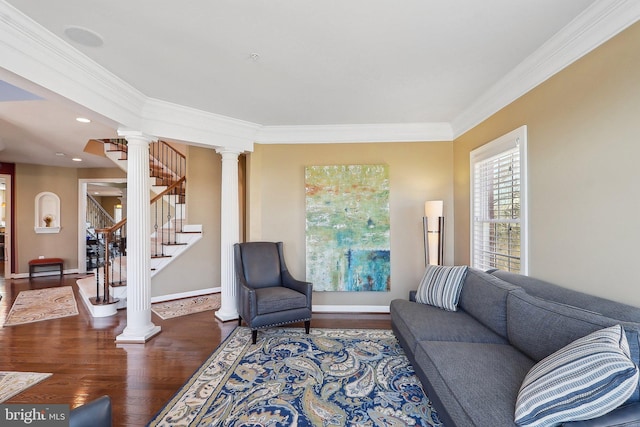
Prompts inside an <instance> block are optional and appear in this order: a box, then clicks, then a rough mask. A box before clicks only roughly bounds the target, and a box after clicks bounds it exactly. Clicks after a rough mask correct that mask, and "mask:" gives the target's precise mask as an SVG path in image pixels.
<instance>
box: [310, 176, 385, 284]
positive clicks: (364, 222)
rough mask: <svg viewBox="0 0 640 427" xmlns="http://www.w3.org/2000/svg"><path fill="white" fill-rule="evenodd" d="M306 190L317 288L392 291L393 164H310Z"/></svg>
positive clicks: (312, 280)
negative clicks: (390, 207) (391, 178)
mask: <svg viewBox="0 0 640 427" xmlns="http://www.w3.org/2000/svg"><path fill="white" fill-rule="evenodd" d="M305 194H306V195H305V202H306V240H307V241H306V244H307V254H306V255H307V256H306V264H307V280H308V281H310V282H312V283H313V290H314V291H351V292H364V291H367V292H368V291H378V292H388V291H389V288H390V284H391V257H390V239H389V230H390V225H389V167H388V166H387V165H337V166H307V167H306V168H305Z"/></svg>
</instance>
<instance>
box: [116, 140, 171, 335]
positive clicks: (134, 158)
mask: <svg viewBox="0 0 640 427" xmlns="http://www.w3.org/2000/svg"><path fill="white" fill-rule="evenodd" d="M118 134H119V135H120V136H122V137H124V138H126V139H127V146H128V149H127V151H128V152H127V326H126V327H125V328H124V331H122V334H120V335H118V336H117V337H116V342H118V343H145V342H146V341H147V340H149V339H150V338H151V337H153V336H154V335H156V334H157V333H159V332H160V326H156V325H154V324H153V323H152V322H151V239H150V237H149V233H150V230H151V225H150V224H151V218H150V217H151V208H150V207H149V204H150V198H149V143H150V142H151V141H152V138H151V137H150V136H148V135H145V134H143V133H141V132H134V131H118Z"/></svg>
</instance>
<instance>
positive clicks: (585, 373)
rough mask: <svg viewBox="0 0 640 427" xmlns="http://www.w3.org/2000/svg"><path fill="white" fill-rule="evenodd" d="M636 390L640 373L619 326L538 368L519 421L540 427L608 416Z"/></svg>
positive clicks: (520, 402) (524, 389) (529, 379)
mask: <svg viewBox="0 0 640 427" xmlns="http://www.w3.org/2000/svg"><path fill="white" fill-rule="evenodd" d="M637 384H638V367H637V366H636V365H635V364H634V363H633V361H632V360H631V359H630V352H629V345H628V343H627V339H626V336H625V334H624V329H623V328H622V326H620V325H616V326H612V327H609V328H605V329H601V330H599V331H596V332H593V333H591V334H589V335H587V336H586V337H583V338H579V339H577V340H576V341H574V342H572V343H571V344H569V345H567V346H566V347H563V348H562V349H560V350H558V351H556V352H555V353H553V354H551V355H550V356H548V357H546V358H544V359H543V360H541V361H540V362H538V363H537V364H536V365H535V366H534V367H533V368H532V369H531V370H530V371H529V372H528V373H527V375H526V377H525V379H524V381H523V383H522V386H521V388H520V392H519V393H518V399H517V400H516V411H515V421H516V423H517V424H518V425H521V426H531V427H541V426H548V425H556V424H558V423H561V422H566V421H576V420H587V419H591V418H596V417H599V416H601V415H604V414H606V413H608V412H610V411H611V410H613V409H615V408H617V407H618V406H620V405H621V404H623V403H624V402H625V401H626V400H627V399H628V398H629V397H630V396H631V395H632V394H633V393H634V391H635V389H636V388H637Z"/></svg>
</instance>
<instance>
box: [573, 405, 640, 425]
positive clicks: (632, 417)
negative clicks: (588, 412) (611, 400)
mask: <svg viewBox="0 0 640 427" xmlns="http://www.w3.org/2000/svg"><path fill="white" fill-rule="evenodd" d="M562 425H563V426H566V427H632V426H638V425H640V403H632V404H629V405H624V406H621V407H619V408H616V409H614V410H613V411H611V412H609V413H608V414H606V415H603V416H601V417H598V418H594V419H591V420H585V421H572V422H570V423H564V424H562Z"/></svg>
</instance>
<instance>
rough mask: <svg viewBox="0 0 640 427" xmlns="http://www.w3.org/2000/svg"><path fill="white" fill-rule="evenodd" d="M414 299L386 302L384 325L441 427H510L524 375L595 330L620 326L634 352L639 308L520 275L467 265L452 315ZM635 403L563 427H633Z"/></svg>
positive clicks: (638, 412)
mask: <svg viewBox="0 0 640 427" xmlns="http://www.w3.org/2000/svg"><path fill="white" fill-rule="evenodd" d="M414 301H415V291H414V292H412V293H411V294H410V298H409V300H402V299H396V300H393V301H392V302H391V307H390V310H391V325H392V328H393V331H394V333H395V335H396V337H397V338H398V341H399V342H400V344H401V346H402V347H403V348H404V350H405V352H406V354H407V356H408V358H409V359H410V360H411V362H412V364H413V366H414V369H415V371H416V374H417V375H418V377H419V378H420V381H421V382H422V384H423V386H424V389H425V392H426V394H427V395H428V396H429V399H430V400H431V402H432V403H433V406H434V407H435V409H436V411H437V412H438V416H439V418H440V420H441V421H442V422H443V424H444V426H445V427H450V426H461V427H471V426H478V427H487V426H514V425H515V423H514V412H515V403H516V398H517V395H518V391H519V389H520V385H521V384H522V381H523V379H524V377H525V375H526V374H527V372H528V371H529V370H530V369H531V368H532V367H533V366H534V365H535V364H536V363H537V362H538V361H540V360H541V359H543V358H545V357H546V356H548V355H550V354H551V353H553V352H555V351H556V350H559V349H560V348H562V347H564V346H565V345H567V344H569V343H571V342H573V341H574V340H576V339H578V338H580V337H583V336H585V335H587V334H589V333H591V332H594V331H596V330H599V329H602V328H605V327H608V326H613V325H616V324H621V325H623V326H624V328H625V331H627V338H628V339H629V346H630V348H631V349H632V353H633V354H634V355H635V356H634V357H637V354H638V347H639V344H638V332H637V331H638V330H640V309H639V308H636V307H631V306H628V305H625V304H621V303H617V302H613V301H610V300H606V299H603V298H598V297H595V296H590V295H587V294H584V293H581V292H576V291H572V290H569V289H566V288H561V287H559V286H556V285H553V284H551V283H547V282H544V281H541V280H537V279H533V278H530V277H527V276H521V275H517V274H513V273H507V272H502V271H492V272H482V271H479V270H475V269H472V268H469V269H468V271H467V274H466V276H465V279H464V284H463V287H462V291H461V293H460V298H459V303H458V310H457V311H445V310H442V309H440V308H437V307H433V306H430V305H426V304H419V303H417V302H414ZM636 364H637V361H636ZM639 399H640V396H638V391H636V393H635V395H634V396H632V398H630V399H629V401H628V402H629V403H625V404H624V405H623V406H621V407H620V408H618V409H616V410H614V411H612V412H610V413H609V414H607V415H604V416H601V417H599V418H596V419H594V420H588V421H583V422H573V423H565V424H564V425H567V426H569V425H570V426H572V427H573V426H638V425H640V403H632V402H634V401H638V400H639Z"/></svg>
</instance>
